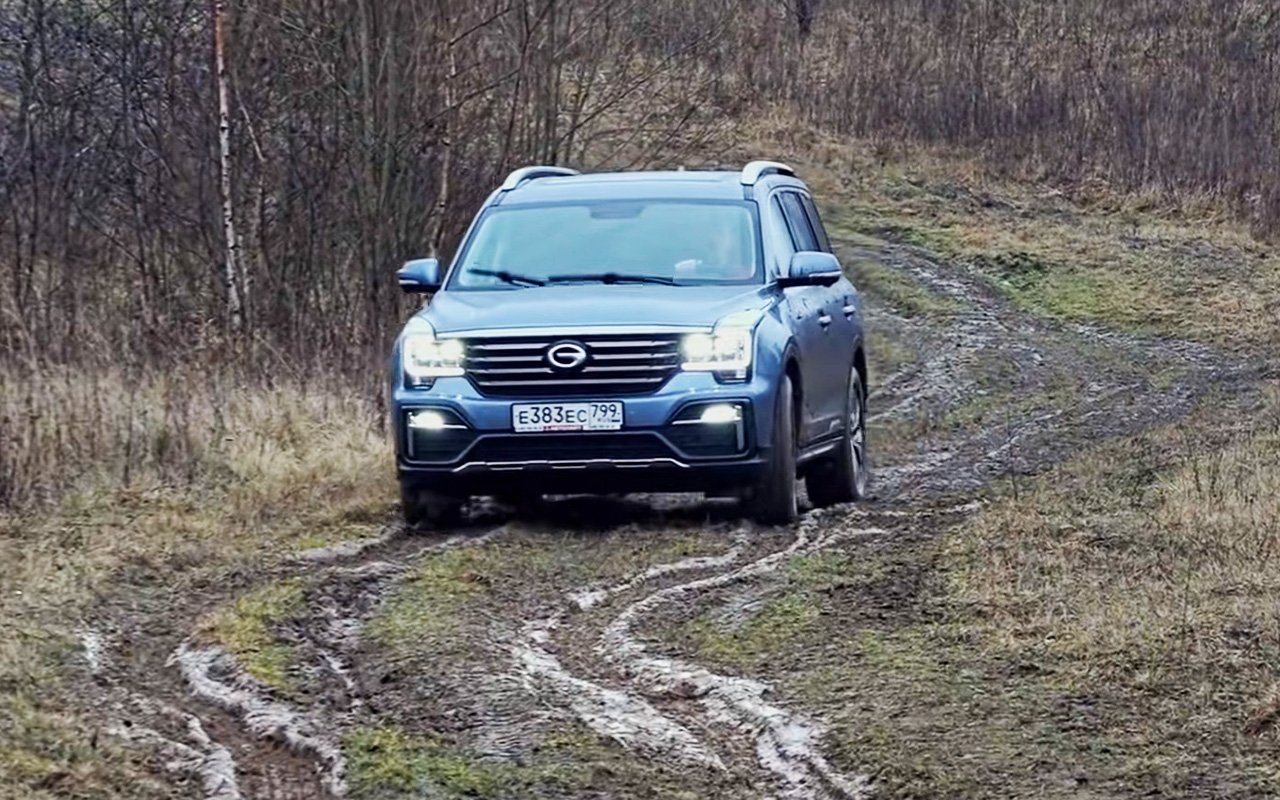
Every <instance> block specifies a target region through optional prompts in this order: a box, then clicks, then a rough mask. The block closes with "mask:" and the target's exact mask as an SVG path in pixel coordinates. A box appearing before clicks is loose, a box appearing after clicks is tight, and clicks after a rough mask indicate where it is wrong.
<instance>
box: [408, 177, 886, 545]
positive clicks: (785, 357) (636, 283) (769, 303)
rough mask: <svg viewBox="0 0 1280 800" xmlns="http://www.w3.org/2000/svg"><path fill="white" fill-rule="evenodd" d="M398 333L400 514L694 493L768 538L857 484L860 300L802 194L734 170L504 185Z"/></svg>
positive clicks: (846, 498)
mask: <svg viewBox="0 0 1280 800" xmlns="http://www.w3.org/2000/svg"><path fill="white" fill-rule="evenodd" d="M398 277H399V282H400V286H401V288H402V289H403V290H404V291H406V292H420V293H425V294H430V295H432V298H431V301H430V303H429V305H427V306H426V307H425V308H423V309H422V310H421V311H419V312H418V313H417V314H415V315H414V316H413V317H412V318H411V319H410V320H409V321H408V323H407V324H406V325H405V327H404V331H403V332H402V333H401V334H400V336H399V337H398V338H397V340H396V343H395V351H394V354H393V357H392V370H391V374H392V379H391V395H390V396H391V401H392V402H391V414H392V428H393V430H394V431H395V438H396V459H397V464H398V467H399V473H400V483H401V489H402V496H403V500H404V513H405V517H406V519H407V520H408V522H410V523H411V524H421V523H431V522H436V521H439V520H441V519H442V518H443V517H444V515H446V514H447V513H448V512H450V511H455V510H456V509H457V508H459V507H460V506H461V505H462V503H463V502H464V501H465V500H466V499H467V498H468V497H470V496H472V495H495V496H498V497H499V498H505V499H508V500H511V501H514V502H519V501H522V500H532V499H534V498H536V497H539V496H541V495H544V494H578V493H617V492H706V493H707V494H709V495H714V496H740V497H742V498H743V499H744V500H745V501H746V502H747V503H748V504H749V507H750V509H751V513H752V514H753V516H754V517H755V518H757V519H758V520H760V521H762V522H765V523H770V524H773V523H786V522H790V521H792V520H794V519H795V518H796V514H797V502H796V492H797V489H796V482H797V480H798V479H801V478H803V479H804V481H805V483H806V488H807V490H808V494H809V499H810V501H811V502H812V503H813V504H815V505H818V506H825V505H832V504H835V503H844V502H851V501H855V500H858V499H860V498H861V497H863V495H864V494H865V493H866V487H867V477H868V468H867V448H866V419H865V409H866V397H867V360H866V356H865V351H864V343H863V336H862V310H861V301H860V299H859V297H858V293H857V291H856V290H855V289H854V287H853V285H852V284H851V283H850V282H849V280H848V279H847V278H846V277H845V275H844V272H843V271H842V270H841V268H840V263H839V262H838V261H837V260H836V257H835V256H834V255H833V254H832V251H831V244H830V242H829V241H828V240H827V234H826V232H825V230H824V229H823V225H822V220H821V219H819V217H818V211H817V209H816V208H815V207H814V204H813V200H812V198H811V197H810V193H809V190H808V188H807V187H806V186H805V184H804V183H803V182H802V181H800V180H799V179H797V178H796V176H795V173H794V171H793V170H792V169H791V168H790V167H787V166H786V165H784V164H779V163H776V162H771V161H756V162H752V163H750V164H748V165H747V166H746V167H745V168H744V169H743V170H742V171H741V172H737V171H733V172H728V171H677V172H634V173H611V174H579V173H578V172H576V171H574V170H571V169H566V168H563V167H525V168H523V169H518V170H516V171H515V172H512V173H511V174H510V175H509V176H508V177H507V179H506V180H505V181H504V182H503V183H502V186H500V187H499V188H498V189H497V190H496V191H494V192H493V194H492V195H490V196H489V199H488V200H487V201H486V202H485V203H484V206H483V207H482V208H481V210H480V213H479V214H478V215H477V216H476V218H475V220H474V221H473V222H472V223H471V226H470V229H469V230H468V231H467V233H466V235H465V237H464V238H463V240H462V242H461V244H460V246H459V248H458V251H457V253H456V256H455V257H454V259H453V263H452V265H451V266H450V268H449V269H448V270H447V271H443V270H442V269H441V266H440V264H439V262H438V261H436V260H435V259H429V258H428V259H419V260H414V261H409V262H408V263H406V264H405V265H404V267H403V268H402V269H401V270H400V271H399V273H398Z"/></svg>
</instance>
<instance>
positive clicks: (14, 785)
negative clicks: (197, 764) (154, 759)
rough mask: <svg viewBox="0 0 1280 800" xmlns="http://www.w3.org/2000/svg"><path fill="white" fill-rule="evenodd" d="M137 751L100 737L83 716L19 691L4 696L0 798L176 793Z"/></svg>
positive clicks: (109, 798)
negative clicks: (157, 779) (56, 708)
mask: <svg viewBox="0 0 1280 800" xmlns="http://www.w3.org/2000/svg"><path fill="white" fill-rule="evenodd" d="M172 796H173V795H172V791H171V790H170V789H168V788H167V787H164V786H162V785H161V784H160V783H159V782H158V781H156V780H155V779H154V778H152V777H151V776H150V775H149V774H148V771H147V769H146V766H145V765H144V764H143V763H142V761H141V758H140V756H139V755H138V754H136V753H133V752H131V751H129V750H126V749H124V748H121V747H120V746H118V745H117V743H116V742H114V741H112V740H109V739H107V738H106V737H99V736H98V735H97V733H96V731H95V729H94V727H93V726H92V725H91V724H89V723H88V722H86V721H85V720H83V719H80V718H79V717H77V716H75V715H72V714H69V713H67V712H64V711H60V710H55V709H50V708H48V707H45V706H43V705H40V704H38V701H36V700H33V699H31V698H29V697H26V696H24V695H21V694H13V695H6V696H4V697H3V698H0V797H11V798H15V800H17V798H22V800H53V798H102V800H116V799H117V798H118V799H119V800H125V799H126V798H138V799H139V800H148V799H149V798H168V797H172Z"/></svg>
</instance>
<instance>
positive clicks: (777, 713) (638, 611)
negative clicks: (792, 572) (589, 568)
mask: <svg viewBox="0 0 1280 800" xmlns="http://www.w3.org/2000/svg"><path fill="white" fill-rule="evenodd" d="M838 514H839V509H836V510H828V511H824V512H810V513H809V514H808V515H807V516H806V517H805V518H804V519H803V520H801V522H800V523H799V524H798V525H797V527H796V536H795V538H794V539H793V540H792V542H791V544H790V545H788V546H787V547H785V548H783V549H781V550H777V551H774V552H771V553H769V554H767V555H764V556H762V557H760V558H758V559H756V560H755V561H752V562H750V563H748V564H746V565H744V566H742V567H739V568H737V569H734V570H731V571H729V572H723V573H719V574H715V575H711V576H709V577H705V578H700V579H698V580H694V581H689V582H687V583H681V584H676V585H674V586H669V587H666V588H664V589H659V590H657V591H655V592H652V593H650V594H648V595H646V596H644V597H643V598H641V599H639V600H636V601H634V602H632V603H631V604H629V605H627V606H626V607H625V608H624V609H623V610H622V612H621V613H620V614H618V616H616V617H615V618H614V619H613V621H612V622H610V623H609V625H608V626H607V627H606V628H605V631H604V634H603V635H602V636H601V638H600V641H599V644H598V645H597V647H596V653H597V655H599V656H600V657H601V658H603V659H604V660H605V661H607V662H608V663H610V664H612V665H613V666H614V667H615V668H616V669H617V671H618V673H619V674H620V675H622V676H624V677H625V678H626V679H627V680H628V681H630V682H632V683H635V684H636V685H638V686H639V687H640V688H641V689H642V690H643V691H645V692H646V693H648V694H651V695H656V696H660V697H673V696H674V697H683V698H688V699H693V700H696V701H697V702H698V703H699V704H700V705H701V706H702V708H703V713H704V714H705V715H706V717H707V719H708V720H709V721H711V722H713V723H718V724H719V725H721V726H723V727H727V728H729V729H730V730H731V731H735V732H741V733H745V734H747V735H748V736H750V737H752V738H754V740H755V752H756V758H757V761H758V762H759V764H760V766H761V767H763V768H764V769H766V770H767V771H769V772H771V773H773V774H774V775H775V776H776V777H777V778H779V779H781V781H782V782H783V783H784V785H785V790H784V791H785V796H787V797H795V798H815V797H818V796H820V795H819V794H818V792H819V791H823V793H824V794H834V795H835V796H837V797H842V798H849V800H856V799H857V798H861V797H863V796H865V794H866V792H867V789H868V785H869V784H868V778H867V777H866V776H865V775H855V776H846V775H842V774H840V773H839V772H837V771H836V770H835V769H833V768H832V767H831V765H830V764H829V763H828V762H827V761H826V759H825V758H824V757H823V756H822V754H821V753H820V752H819V748H818V741H819V739H820V737H821V735H822V733H823V727H822V725H821V724H820V723H819V722H817V721H815V720H812V719H809V718H807V717H805V716H803V715H801V714H799V713H797V712H794V711H790V710H788V709H786V708H784V707H782V706H780V705H777V704H775V703H771V702H769V701H767V700H765V695H766V693H768V692H769V687H768V686H766V685H765V684H764V683H762V682H759V681H755V680H751V679H748V678H735V677H730V676H726V675H721V674H718V673H715V672H712V671H711V670H708V669H706V668H704V667H700V666H697V665H695V664H691V663H688V662H685V661H681V660H678V659H673V658H667V657H664V656H656V655H652V654H650V653H649V650H648V648H647V647H646V646H645V645H644V644H642V643H641V642H640V641H639V640H638V639H636V637H635V636H634V635H633V633H632V627H633V626H634V624H635V623H636V622H637V621H638V620H639V619H640V618H642V617H643V616H645V615H647V614H650V613H652V612H654V611H655V610H656V609H658V608H659V607H661V606H663V605H667V604H670V603H673V602H676V601H678V600H683V601H685V602H692V601H694V600H695V599H696V596H697V595H699V594H701V593H704V592H707V591H710V590H712V589H717V588H722V587H725V586H729V585H733V584H737V583H741V582H744V581H747V580H750V579H753V578H758V577H762V576H764V575H767V574H769V573H772V572H775V571H777V569H778V568H779V567H780V566H782V565H783V564H785V563H786V562H787V561H788V560H789V559H791V558H795V557H798V556H802V555H808V554H810V553H814V552H817V551H818V550H821V549H823V548H824V547H827V546H829V545H832V544H835V543H837V542H840V541H844V540H846V539H850V538H854V537H858V536H872V535H876V534H882V533H884V531H883V530H882V529H880V528H844V529H837V530H833V531H828V532H826V533H818V531H819V530H820V529H821V526H822V524H823V523H824V522H826V521H828V520H829V519H830V518H832V517H835V516H837V515H838Z"/></svg>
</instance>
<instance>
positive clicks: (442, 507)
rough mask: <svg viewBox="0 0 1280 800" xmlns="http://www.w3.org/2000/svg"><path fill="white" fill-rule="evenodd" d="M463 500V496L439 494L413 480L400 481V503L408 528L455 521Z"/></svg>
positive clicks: (427, 527) (427, 526)
mask: <svg viewBox="0 0 1280 800" xmlns="http://www.w3.org/2000/svg"><path fill="white" fill-rule="evenodd" d="M465 502H466V499H465V498H462V497H457V496H454V495H445V494H441V493H440V492H435V491H432V490H430V489H427V488H424V487H423V486H421V485H419V484H417V483H415V482H413V481H407V480H401V481H400V505H401V508H402V510H403V511H404V521H405V522H406V523H407V524H408V525H409V527H410V528H419V529H432V528H440V527H443V526H445V525H448V524H450V523H452V522H455V521H457V520H458V518H459V517H460V516H461V511H462V506H463V504H464V503H465Z"/></svg>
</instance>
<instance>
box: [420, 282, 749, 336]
mask: <svg viewBox="0 0 1280 800" xmlns="http://www.w3.org/2000/svg"><path fill="white" fill-rule="evenodd" d="M768 303H769V291H768V289H767V288H766V287H765V286H655V285H635V286H633V285H625V286H619V285H612V286H605V285H602V284H598V283H592V284H570V285H567V286H544V287H534V288H529V289H497V290H493V291H452V292H448V291H445V292H439V293H437V294H436V295H435V297H434V298H432V300H431V304H430V305H429V306H428V307H427V308H425V309H423V310H422V311H421V312H419V314H420V316H422V317H424V318H425V319H426V320H427V321H428V322H430V323H431V325H432V327H434V328H435V329H436V332H437V333H440V334H453V333H466V332H468V331H476V330H484V329H502V328H563V327H578V326H618V327H622V326H632V327H634V326H645V325H652V326H655V327H660V326H684V327H700V328H709V327H711V326H712V325H714V324H715V322H716V320H718V319H720V318H721V317H723V316H725V315H726V314H730V313H732V312H734V311H742V310H745V309H757V308H763V307H764V306H765V305H767V304H768Z"/></svg>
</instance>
